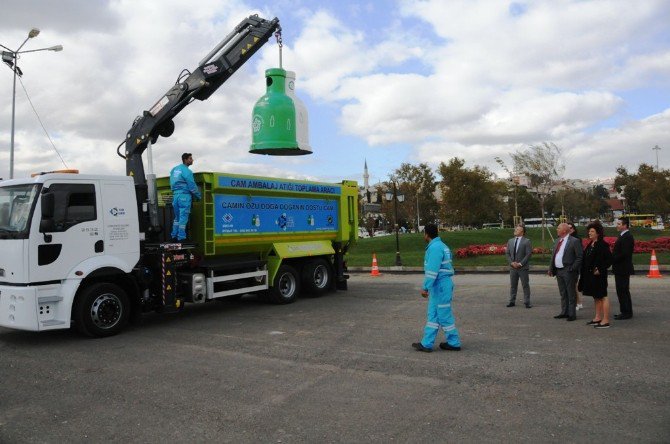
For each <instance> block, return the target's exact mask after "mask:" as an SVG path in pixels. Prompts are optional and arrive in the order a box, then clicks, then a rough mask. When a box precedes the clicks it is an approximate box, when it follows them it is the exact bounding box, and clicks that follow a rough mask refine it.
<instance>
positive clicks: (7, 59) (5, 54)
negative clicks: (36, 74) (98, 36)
mask: <svg viewBox="0 0 670 444" xmlns="http://www.w3.org/2000/svg"><path fill="white" fill-rule="evenodd" d="M39 33H40V30H39V29H37V28H33V29H31V30H30V32H29V33H28V37H26V39H25V40H24V41H23V43H21V46H19V47H18V49H16V50H15V51H14V50H11V49H9V48H8V47H6V46H4V45H0V47H2V48H4V49H6V50H7V51H2V61H3V62H4V63H5V64H6V65H7V66H9V68H10V69H11V70H12V71H14V85H13V87H12V127H11V128H12V130H11V136H10V144H9V178H10V179H13V178H14V121H15V115H16V76H17V75H18V76H19V77H20V76H22V75H23V72H22V71H21V69H20V68H19V66H18V65H17V62H18V59H19V54H25V53H27V52H38V51H62V50H63V46H62V45H56V46H50V47H48V48H39V49H31V50H28V51H21V48H23V45H25V44H26V42H27V41H28V40H29V39H32V38H34V37H37V35H38V34H39Z"/></svg>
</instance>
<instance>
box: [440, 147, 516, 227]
mask: <svg viewBox="0 0 670 444" xmlns="http://www.w3.org/2000/svg"><path fill="white" fill-rule="evenodd" d="M438 173H439V175H440V176H441V177H442V179H441V181H440V183H439V186H440V190H441V192H442V200H443V205H442V207H441V208H440V212H441V214H440V219H441V220H444V221H445V222H446V223H448V224H452V225H479V224H481V223H483V222H491V221H499V220H500V217H501V215H502V211H503V208H504V203H503V202H502V199H501V196H502V195H504V193H505V188H506V186H505V184H503V183H501V182H499V181H495V180H494V179H493V174H492V173H491V172H490V171H489V170H488V169H486V168H484V167H480V166H478V165H476V166H475V167H474V168H470V169H469V168H465V160H463V159H459V158H458V157H454V158H453V159H451V160H449V163H448V164H445V163H444V162H441V163H440V165H439V167H438Z"/></svg>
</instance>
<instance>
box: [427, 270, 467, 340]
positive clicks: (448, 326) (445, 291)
mask: <svg viewBox="0 0 670 444" xmlns="http://www.w3.org/2000/svg"><path fill="white" fill-rule="evenodd" d="M453 293H454V283H453V281H452V280H451V278H450V277H443V278H441V279H438V280H437V281H436V282H435V284H434V285H433V287H432V288H431V289H430V291H429V293H428V310H427V313H426V328H424V330H423V339H422V340H421V345H423V346H424V347H426V348H433V344H434V343H435V338H436V337H437V332H438V330H439V328H440V327H442V330H443V331H444V336H445V337H446V341H447V344H449V345H451V346H452V347H460V346H461V339H460V337H459V336H458V330H457V329H456V318H454V314H453V313H452V312H451V298H452V296H453Z"/></svg>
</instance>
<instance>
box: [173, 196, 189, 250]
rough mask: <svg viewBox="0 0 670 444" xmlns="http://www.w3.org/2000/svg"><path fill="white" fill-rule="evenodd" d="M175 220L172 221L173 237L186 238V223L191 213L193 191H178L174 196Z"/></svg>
mask: <svg viewBox="0 0 670 444" xmlns="http://www.w3.org/2000/svg"><path fill="white" fill-rule="evenodd" d="M172 209H173V210H174V222H173V223H172V238H173V239H177V240H180V241H182V240H184V239H186V224H187V223H188V217H189V216H190V215H191V193H178V194H175V195H174V197H173V198H172Z"/></svg>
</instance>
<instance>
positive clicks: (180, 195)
mask: <svg viewBox="0 0 670 444" xmlns="http://www.w3.org/2000/svg"><path fill="white" fill-rule="evenodd" d="M181 162H182V163H181V164H180V165H177V166H176V167H174V168H172V171H170V189H171V190H172V209H173V210H174V222H173V223H172V240H173V241H176V242H180V241H183V240H184V239H186V224H187V223H188V217H189V216H190V214H191V201H192V197H195V200H200V198H201V195H200V191H199V190H198V186H197V185H196V184H195V180H194V179H193V173H192V172H191V170H190V169H189V168H188V167H189V166H191V165H193V155H192V154H191V153H184V154H182V155H181Z"/></svg>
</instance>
